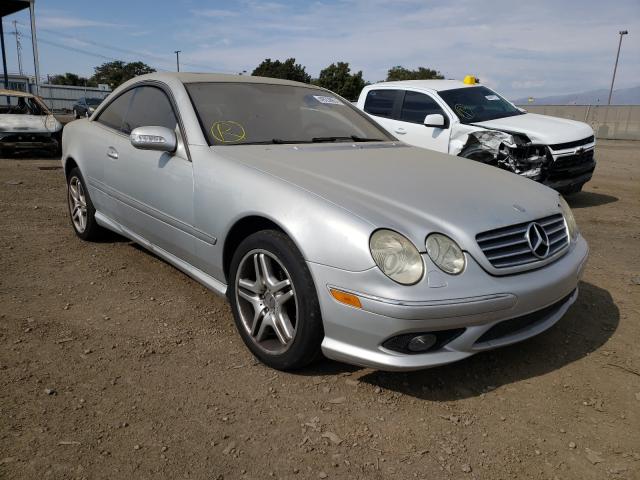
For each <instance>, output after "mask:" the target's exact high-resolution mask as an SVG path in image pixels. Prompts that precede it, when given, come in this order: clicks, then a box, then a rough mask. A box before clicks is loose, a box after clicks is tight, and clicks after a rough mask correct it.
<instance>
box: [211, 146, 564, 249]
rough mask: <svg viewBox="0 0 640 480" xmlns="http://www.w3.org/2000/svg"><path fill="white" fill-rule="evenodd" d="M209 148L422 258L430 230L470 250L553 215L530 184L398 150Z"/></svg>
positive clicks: (551, 197) (552, 195)
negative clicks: (392, 236)
mask: <svg viewBox="0 0 640 480" xmlns="http://www.w3.org/2000/svg"><path fill="white" fill-rule="evenodd" d="M212 149H214V151H215V153H217V154H219V155H222V156H223V157H226V158H227V159H229V160H232V161H234V162H240V163H243V164H245V165H248V166H250V167H253V168H255V169H257V170H259V171H261V172H264V173H266V174H269V175H272V176H275V177H278V178H280V179H281V180H283V181H285V182H288V183H290V184H293V185H295V186H297V187H299V188H301V189H304V190H306V191H308V192H310V193H312V194H315V195H318V196H320V197H323V198H324V199H326V200H327V201H329V202H331V203H333V204H335V205H337V206H339V207H341V208H344V209H346V210H348V211H350V212H351V213H352V214H354V215H356V216H358V217H360V218H361V219H364V220H365V221H367V222H369V223H370V224H371V226H372V230H373V229H375V228H392V229H394V230H397V231H399V232H401V233H403V234H404V235H406V236H407V237H409V238H411V239H412V240H413V241H414V243H415V244H416V245H417V246H418V248H419V249H420V250H421V251H423V250H424V249H425V247H424V240H425V236H426V235H427V234H428V233H430V232H433V231H439V232H442V233H445V234H447V235H449V236H451V237H452V238H455V239H456V240H457V241H458V242H459V243H460V244H461V245H462V246H463V248H464V249H467V250H469V249H471V248H472V246H475V245H476V243H475V235H476V234H477V233H480V232H483V231H486V230H490V229H493V228H498V227H504V226H507V225H511V224H516V223H522V222H525V221H529V220H534V219H537V218H540V217H544V216H546V215H550V214H552V213H557V212H558V211H559V207H558V194H557V193H556V192H554V191H553V190H551V189H549V188H547V187H545V186H543V185H540V184H538V183H536V182H533V181H532V180H529V179H525V178H522V177H520V176H518V175H515V174H512V173H509V172H506V171H503V170H499V169H497V168H495V167H491V166H487V165H483V164H481V163H477V162H474V161H472V160H467V159H463V158H459V157H454V156H451V155H446V154H442V153H437V152H433V151H430V150H424V149H419V148H414V147H409V146H407V145H404V144H401V143H398V144H395V143H380V144H362V143H360V144H351V143H347V144H345V143H343V144H331V145H327V144H321V145H297V146H293V145H274V146H257V145H256V146H239V145H238V146H223V147H212Z"/></svg>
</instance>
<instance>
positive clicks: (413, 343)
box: [407, 333, 438, 352]
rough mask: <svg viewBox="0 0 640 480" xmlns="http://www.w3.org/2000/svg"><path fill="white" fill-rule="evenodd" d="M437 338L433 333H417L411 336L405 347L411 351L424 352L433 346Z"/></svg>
mask: <svg viewBox="0 0 640 480" xmlns="http://www.w3.org/2000/svg"><path fill="white" fill-rule="evenodd" d="M437 341H438V339H437V338H436V336H435V335H432V334H430V333H427V334H425V335H418V336H417V337H413V338H412V339H411V340H410V341H409V343H408V344H407V348H408V349H409V350H411V351H412V352H426V351H427V350H429V349H430V348H431V347H433V346H434V345H435V344H436V342H437Z"/></svg>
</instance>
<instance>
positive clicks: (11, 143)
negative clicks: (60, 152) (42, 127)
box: [0, 132, 59, 152]
mask: <svg viewBox="0 0 640 480" xmlns="http://www.w3.org/2000/svg"><path fill="white" fill-rule="evenodd" d="M56 137H57V138H56ZM58 147H59V134H57V132H56V133H53V134H51V133H30V132H19V133H10V134H3V135H0V149H1V150H3V151H12V152H18V151H23V150H48V151H52V152H53V151H56V150H57V149H58Z"/></svg>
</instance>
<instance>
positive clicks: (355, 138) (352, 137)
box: [311, 135, 385, 143]
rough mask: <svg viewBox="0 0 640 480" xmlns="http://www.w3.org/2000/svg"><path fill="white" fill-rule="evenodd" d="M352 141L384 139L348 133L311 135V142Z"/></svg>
mask: <svg viewBox="0 0 640 480" xmlns="http://www.w3.org/2000/svg"><path fill="white" fill-rule="evenodd" d="M343 140H346V141H352V142H384V141H385V140H384V139H382V138H364V137H358V136H357V135H350V136H348V137H313V138H312V139H311V142H312V143H322V142H338V141H343Z"/></svg>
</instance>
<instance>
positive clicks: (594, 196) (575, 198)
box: [565, 192, 619, 208]
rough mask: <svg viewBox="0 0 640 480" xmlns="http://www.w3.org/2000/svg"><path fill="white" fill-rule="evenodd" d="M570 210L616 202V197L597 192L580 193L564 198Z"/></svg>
mask: <svg viewBox="0 0 640 480" xmlns="http://www.w3.org/2000/svg"><path fill="white" fill-rule="evenodd" d="M565 199H566V200H567V203H568V204H569V206H570V207H571V208H586V207H597V206H600V205H606V204H607V203H614V202H617V201H618V200H619V199H618V197H614V196H613V195H607V194H604V193H597V192H580V193H576V194H575V195H569V196H567V197H565Z"/></svg>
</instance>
